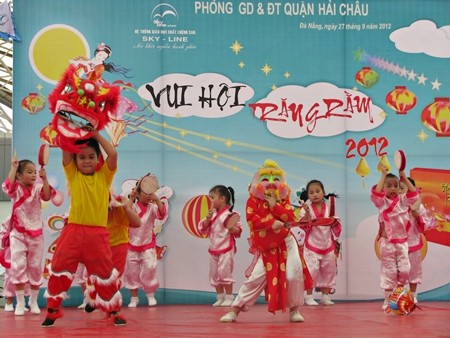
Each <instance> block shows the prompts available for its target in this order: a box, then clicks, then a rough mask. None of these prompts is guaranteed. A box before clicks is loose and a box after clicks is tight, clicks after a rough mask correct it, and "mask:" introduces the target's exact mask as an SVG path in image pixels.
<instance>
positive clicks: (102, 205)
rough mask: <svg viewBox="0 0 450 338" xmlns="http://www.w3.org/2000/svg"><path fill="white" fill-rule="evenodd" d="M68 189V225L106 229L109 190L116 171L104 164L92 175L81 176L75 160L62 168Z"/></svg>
mask: <svg viewBox="0 0 450 338" xmlns="http://www.w3.org/2000/svg"><path fill="white" fill-rule="evenodd" d="M64 172H65V174H66V178H67V182H68V184H69V189H70V210H69V219H68V222H69V223H76V224H82V225H88V226H103V227H106V222H107V220H108V204H109V188H110V186H111V183H112V180H113V178H114V174H115V173H116V170H110V169H109V168H108V164H107V163H106V162H105V163H103V165H102V166H101V168H100V170H98V171H96V172H95V173H94V174H93V175H83V174H82V173H81V172H80V171H79V170H78V168H77V166H76V163H75V160H72V161H70V163H69V164H67V165H66V166H65V167H64Z"/></svg>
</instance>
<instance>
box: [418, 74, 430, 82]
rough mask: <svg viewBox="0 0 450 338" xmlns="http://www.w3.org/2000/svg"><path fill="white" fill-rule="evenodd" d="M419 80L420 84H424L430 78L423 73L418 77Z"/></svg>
mask: <svg viewBox="0 0 450 338" xmlns="http://www.w3.org/2000/svg"><path fill="white" fill-rule="evenodd" d="M417 80H418V81H419V84H423V85H425V82H426V81H427V80H428V78H427V77H425V75H423V73H422V74H421V75H420V76H418V77H417Z"/></svg>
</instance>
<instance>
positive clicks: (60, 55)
mask: <svg viewBox="0 0 450 338" xmlns="http://www.w3.org/2000/svg"><path fill="white" fill-rule="evenodd" d="M89 54H90V50H89V45H88V43H87V41H86V39H85V38H84V36H83V35H82V34H81V33H80V32H79V31H78V30H76V29H75V28H73V27H71V26H68V25H62V24H56V25H49V26H46V27H44V28H42V29H41V30H40V31H39V32H37V33H36V34H35V35H34V37H33V39H32V40H31V43H30V49H29V53H28V58H29V61H30V65H31V67H32V68H33V71H34V72H35V73H36V75H37V76H39V77H40V78H41V79H42V80H43V81H45V82H48V83H50V84H56V83H57V82H58V81H59V79H60V78H61V74H63V72H64V70H66V68H67V67H68V66H69V63H70V60H72V59H73V58H76V57H79V56H82V57H86V58H89Z"/></svg>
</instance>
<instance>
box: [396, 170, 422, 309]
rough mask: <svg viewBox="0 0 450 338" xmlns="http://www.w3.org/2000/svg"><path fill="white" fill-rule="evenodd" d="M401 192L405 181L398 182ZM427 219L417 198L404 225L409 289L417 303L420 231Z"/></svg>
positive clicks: (419, 280) (405, 190) (403, 189)
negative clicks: (408, 267) (406, 239)
mask: <svg viewBox="0 0 450 338" xmlns="http://www.w3.org/2000/svg"><path fill="white" fill-rule="evenodd" d="M408 180H409V181H410V182H411V184H412V185H413V186H416V183H415V182H414V180H413V179H412V178H410V177H408ZM400 189H401V192H402V194H406V193H407V192H408V187H407V186H406V184H405V183H403V182H400ZM427 220H428V216H427V211H426V209H425V207H424V206H423V204H422V201H421V199H420V197H419V199H418V200H417V201H416V202H415V203H414V204H413V205H411V206H410V207H409V223H408V225H407V226H406V230H407V231H408V257H409V264H410V265H411V268H410V270H409V275H408V283H409V290H410V291H411V292H412V293H413V297H414V304H417V303H418V301H417V284H418V283H422V255H421V249H422V247H423V242H422V233H423V232H424V230H425V227H426V225H427V224H426V223H427Z"/></svg>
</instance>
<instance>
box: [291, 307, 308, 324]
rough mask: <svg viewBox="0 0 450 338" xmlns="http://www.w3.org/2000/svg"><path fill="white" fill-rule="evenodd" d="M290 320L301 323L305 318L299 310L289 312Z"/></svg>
mask: <svg viewBox="0 0 450 338" xmlns="http://www.w3.org/2000/svg"><path fill="white" fill-rule="evenodd" d="M289 320H290V321H291V322H293V323H301V322H304V321H305V318H303V316H302V315H301V314H300V312H298V311H297V310H295V311H291V312H290V313H289Z"/></svg>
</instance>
